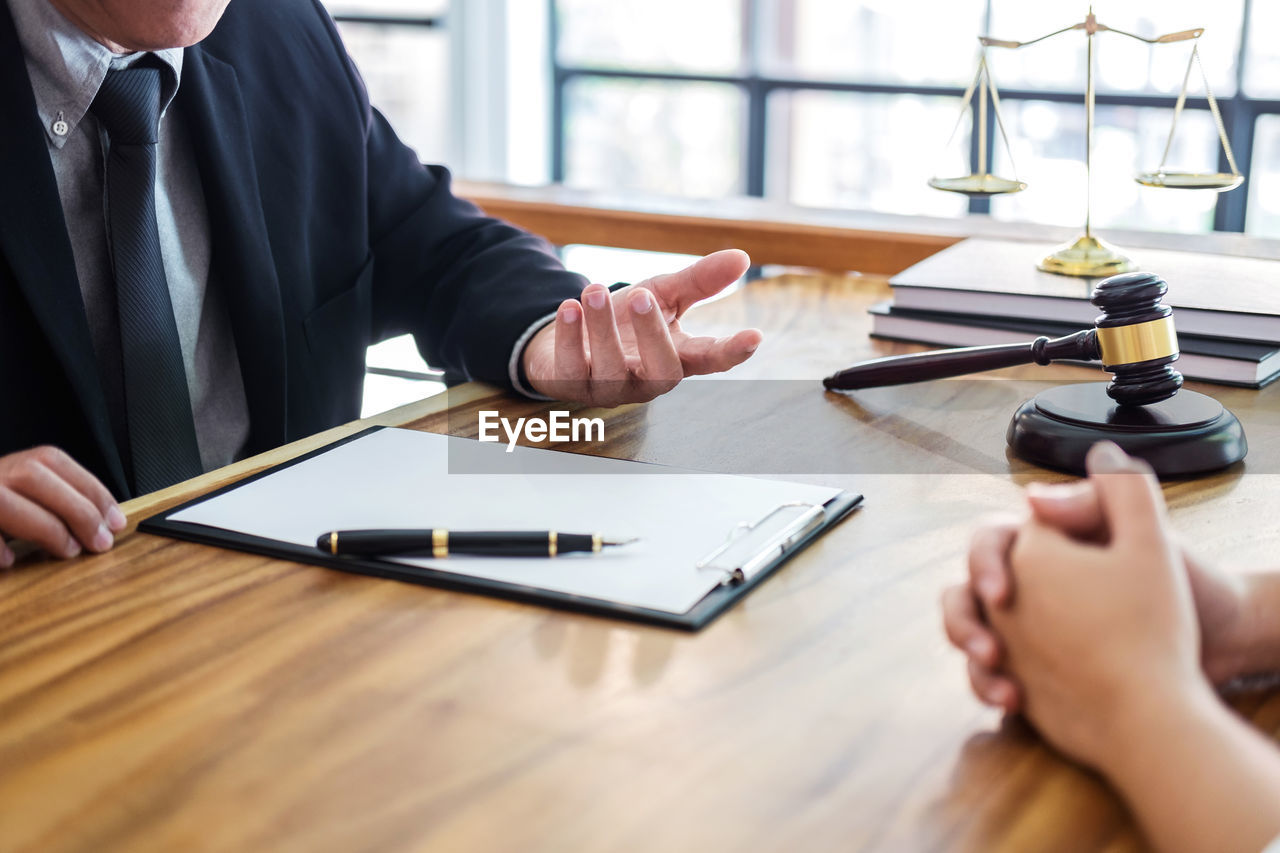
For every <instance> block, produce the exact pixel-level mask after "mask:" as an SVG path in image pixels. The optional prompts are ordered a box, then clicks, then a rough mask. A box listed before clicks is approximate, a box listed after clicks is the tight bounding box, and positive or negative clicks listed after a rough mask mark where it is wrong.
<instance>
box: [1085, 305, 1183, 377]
mask: <svg viewBox="0 0 1280 853" xmlns="http://www.w3.org/2000/svg"><path fill="white" fill-rule="evenodd" d="M1098 348H1099V349H1100V350H1101V351H1102V363H1103V364H1104V365H1113V364H1137V363H1138V362H1140V361H1150V360H1152V359H1155V358H1166V357H1168V356H1171V355H1177V354H1178V333H1177V332H1176V331H1174V328H1173V316H1172V315H1170V316H1168V317H1161V318H1160V319H1158V320H1148V321H1147V322H1145V323H1137V324H1136V325H1133V326H1109V327H1101V326H1100V327H1098Z"/></svg>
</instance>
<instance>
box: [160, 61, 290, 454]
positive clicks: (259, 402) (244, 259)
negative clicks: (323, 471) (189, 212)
mask: <svg viewBox="0 0 1280 853" xmlns="http://www.w3.org/2000/svg"><path fill="white" fill-rule="evenodd" d="M178 99H179V101H180V102H181V105H182V112H183V115H185V116H186V117H187V121H188V122H189V123H190V125H191V130H192V134H191V137H192V144H193V146H194V147H195V154H196V161H197V163H198V165H199V169H200V178H201V183H202V185H203V187H204V195H205V203H206V205H207V207H208V213H209V227H210V231H211V237H212V239H211V248H212V255H213V269H212V270H211V271H210V274H211V276H212V277H213V280H212V282H211V284H212V285H213V286H215V287H220V288H222V289H223V293H225V294H226V300H225V301H226V304H227V307H228V310H229V312H230V314H231V325H232V329H233V331H234V334H235V339H236V352H237V354H238V356H239V359H240V371H241V373H242V374H243V376H244V387H245V395H246V396H247V397H248V401H249V411H250V413H251V422H250V432H249V447H248V448H247V450H248V452H249V453H258V452H261V451H263V450H267V449H269V448H272V447H278V446H279V445H281V444H283V443H284V442H285V440H286V437H287V435H288V432H287V424H286V421H285V402H286V399H287V396H286V374H285V335H284V316H283V309H282V306H281V301H280V282H279V277H278V275H277V272H276V267H275V262H274V260H273V256H272V252H271V245H270V242H269V240H268V234H267V223H266V218H265V216H264V215H263V211H262V196H261V193H260V190H259V187H258V173H257V169H256V167H255V165H254V157H253V147H252V144H251V139H250V136H249V125H248V122H247V121H246V119H245V108H244V102H243V100H242V99H241V96H240V84H239V81H238V79H237V77H236V73H235V69H233V68H232V67H231V66H230V65H228V64H226V63H225V62H222V61H221V60H219V59H217V58H216V57H214V56H211V55H210V54H209V53H208V52H207V51H205V50H204V49H203V48H201V47H200V46H199V45H197V46H195V47H191V48H188V49H187V51H186V54H185V56H184V57H183V66H182V86H181V87H180V89H179V92H178Z"/></svg>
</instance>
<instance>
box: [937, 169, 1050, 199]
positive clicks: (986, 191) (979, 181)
mask: <svg viewBox="0 0 1280 853" xmlns="http://www.w3.org/2000/svg"><path fill="white" fill-rule="evenodd" d="M929 186H931V187H933V188H934V189H935V190H946V191H947V192H949V193H962V194H964V195H972V196H989V195H1003V194H1005V193H1020V192H1022V191H1023V190H1025V189H1026V188H1027V185H1026V184H1024V183H1023V182H1022V181H1015V180H1011V179H1010V178H1002V177H1000V176H998V175H977V174H974V175H964V176H963V177H959V178H930V179H929Z"/></svg>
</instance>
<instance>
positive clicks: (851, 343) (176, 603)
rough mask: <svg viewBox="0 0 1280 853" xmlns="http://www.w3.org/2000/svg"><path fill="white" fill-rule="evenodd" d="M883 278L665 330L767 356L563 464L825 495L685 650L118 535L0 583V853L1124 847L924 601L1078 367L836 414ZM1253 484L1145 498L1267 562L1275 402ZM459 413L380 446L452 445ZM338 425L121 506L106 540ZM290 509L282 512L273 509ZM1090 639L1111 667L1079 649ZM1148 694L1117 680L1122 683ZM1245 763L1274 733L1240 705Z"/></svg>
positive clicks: (911, 390)
mask: <svg viewBox="0 0 1280 853" xmlns="http://www.w3.org/2000/svg"><path fill="white" fill-rule="evenodd" d="M885 292H886V287H885V284H884V282H883V280H881V279H873V278H858V277H821V276H815V275H784V276H780V277H777V278H773V279H770V280H767V281H761V282H756V283H752V284H749V285H747V286H745V287H744V288H743V289H742V290H740V291H739V292H737V293H735V294H733V295H732V296H730V297H728V298H725V299H723V300H720V301H718V302H714V303H712V304H709V305H706V306H703V307H700V308H698V309H696V310H695V312H694V314H693V315H691V319H690V325H691V326H692V327H694V328H696V329H699V330H703V331H706V332H708V333H711V334H720V333H724V332H728V331H730V330H732V329H736V328H738V327H741V326H744V325H754V326H758V327H760V328H762V329H763V330H764V331H765V334H766V338H765V343H764V345H763V346H762V347H761V349H760V351H759V352H758V353H757V355H756V357H755V358H753V359H752V361H751V362H749V363H748V364H746V365H743V366H742V367H741V368H740V369H738V370H737V371H735V372H734V373H733V374H731V375H730V378H729V379H722V380H698V381H693V382H689V383H686V384H685V385H683V386H681V388H680V389H678V391H677V392H676V393H674V394H672V395H671V396H669V397H667V398H663V399H662V400H660V401H657V402H655V403H653V404H650V405H647V406H631V407H625V408H622V409H619V410H616V411H614V412H610V413H607V415H606V416H607V418H608V426H607V429H606V442H605V444H604V445H603V446H597V447H590V448H587V447H576V448H574V447H570V448H566V449H574V450H581V451H585V452H592V453H603V454H606V455H614V456H621V457H628V458H636V459H645V460H652V461H657V462H667V463H673V464H681V465H687V464H692V465H694V466H695V467H700V468H711V469H717V470H726V471H737V472H739V473H748V474H761V475H767V476H777V475H789V476H794V477H796V478H799V479H808V480H812V481H816V482H832V483H839V484H845V485H848V486H850V487H852V488H855V489H857V490H858V491H861V492H863V493H865V495H866V498H867V501H866V505H865V507H864V508H863V509H861V510H859V511H858V512H857V513H856V514H855V515H854V516H853V517H851V518H850V519H849V520H847V521H846V522H844V523H843V524H842V525H840V526H839V527H837V528H836V529H835V530H833V531H831V533H830V534H829V535H827V536H825V537H823V538H822V539H821V540H820V541H819V542H818V543H817V544H816V545H814V546H813V547H812V548H810V549H809V550H808V551H806V552H805V553H803V554H802V555H800V556H799V557H798V558H797V559H796V560H794V561H793V562H791V563H790V564H788V565H787V566H786V567H785V568H784V569H782V570H781V571H780V572H778V573H777V574H776V575H775V576H774V577H772V578H771V579H770V580H769V581H768V582H767V583H765V584H763V585H762V586H761V587H760V588H759V589H758V590H756V591H755V592H754V593H753V594H752V595H751V596H749V597H748V598H747V599H746V600H745V601H743V602H742V603H741V604H740V605H738V606H737V607H735V608H734V609H733V610H732V611H730V612H729V613H728V614H726V615H725V616H723V617H722V618H721V619H720V620H718V621H717V622H715V623H714V624H712V625H711V626H710V627H709V628H707V629H706V630H704V631H702V632H701V633H698V634H693V635H686V634H683V633H680V632H676V631H671V630H664V629H658V628H650V627H644V626H637V625H632V624H627V623H623V622H615V621H609V620H606V619H601V618H595V617H588V616H580V615H574V614H567V613H561V612H556V611H552V610H547V609H543V608H540V607H536V606H531V605H522V604H516V603H510V602H505V601H500V600H494V599H488V598H483V597H479V596H474V595H465V594H459V593H451V592H444V591H440V590H434V589H430V588H425V587H419V586H414V585H409V584H400V583H394V582H389V581H383V580H378V579H373V578H367V577H360V576H356V575H346V574H342V573H339V572H334V571H329V570H325V569H321V568H313V567H309V566H304V565H298V564H294V563H288V562H282V561H275V560H270V559H265V558H262V557H256V556H251V555H246V554H240V553H235V552H230V551H222V550H218V549H214V548H209V547H204V546H197V545H192V544H186V543H181V542H176V541H170V540H166V539H161V538H156V537H152V536H146V535H141V534H136V533H135V534H132V535H127V536H125V537H123V538H122V540H121V541H120V542H119V544H118V546H117V547H116V548H115V550H113V551H112V552H110V553H109V554H106V555H101V556H93V557H83V558H79V559H76V560H71V561H66V562H55V561H42V560H40V559H38V558H33V559H28V560H25V561H23V562H22V563H20V564H19V565H18V566H17V567H16V568H14V569H12V570H10V571H7V572H0V848H3V849H5V850H23V851H27V850H30V851H54V850H95V851H96V850H273V851H274V850H306V851H314V850H342V851H348V850H423V849H430V850H447V851H470V850H516V849H519V850H534V851H566V850H619V851H622V850H627V851H629V850H663V851H671V850H676V851H679V850H691V851H692V850H877V851H898V850H912V851H920V850H941V849H947V850H950V849H957V850H1064V851H1066V850H1069V851H1080V850H1094V849H1097V850H1112V851H1115V850H1134V849H1142V848H1143V846H1144V845H1143V841H1142V839H1141V837H1140V835H1139V834H1138V832H1137V830H1136V828H1135V827H1134V825H1133V824H1132V822H1131V820H1130V817H1129V815H1128V813H1127V812H1126V810H1125V808H1124V807H1123V805H1122V804H1121V803H1120V802H1119V801H1118V800H1117V799H1116V797H1115V796H1114V794H1113V793H1112V792H1111V791H1110V790H1109V789H1108V788H1107V786H1106V785H1105V784H1103V783H1102V782H1101V781H1100V780H1099V779H1098V778H1096V777H1095V776H1093V775H1092V774H1090V773H1087V772H1084V771H1082V770H1080V769H1078V768H1076V767H1074V766H1073V765H1071V764H1069V763H1067V762H1065V761H1063V760H1061V759H1060V758H1059V757H1057V756H1056V755H1055V754H1054V753H1053V752H1052V751H1050V750H1049V749H1048V748H1046V747H1045V746H1044V745H1043V744H1041V743H1040V742H1039V740H1038V739H1037V738H1036V737H1035V736H1034V735H1033V734H1032V733H1031V732H1029V731H1028V730H1027V729H1026V728H1025V727H1023V726H1022V725H1020V724H1018V723H1016V722H1014V723H1002V722H1001V720H1000V718H999V717H998V715H997V714H996V713H995V712H993V711H990V710H987V709H984V708H982V707H981V706H980V705H979V704H978V703H977V702H976V701H975V700H973V699H972V698H971V697H970V695H969V693H968V689H967V686H966V683H965V677H964V672H963V667H962V664H961V659H960V657H959V655H958V654H956V653H954V652H953V651H952V650H950V649H949V647H948V646H947V644H946V642H945V640H944V638H943V634H942V630H941V626H940V619H939V609H938V596H939V593H940V592H941V590H942V588H943V586H944V585H946V584H947V583H949V582H951V581H953V580H955V579H957V578H959V577H961V575H962V573H963V555H964V552H965V548H966V545H967V541H968V537H969V535H970V532H971V531H972V529H973V527H974V525H975V523H976V522H977V520H978V519H979V518H981V517H982V516H984V515H985V514H987V513H990V512H999V511H1007V510H1013V509H1016V508H1017V506H1018V501H1019V487H1020V486H1021V485H1024V484H1025V483H1027V482H1030V481H1032V480H1060V479H1063V477H1062V476H1061V475H1058V474H1053V473H1050V472H1047V471H1044V470H1041V469H1038V468H1034V467H1032V466H1029V465H1026V464H1024V463H1021V462H1019V461H1017V460H1013V459H1010V458H1009V457H1008V456H1007V455H1006V453H1005V451H1004V444H1003V433H1004V428H1005V424H1006V422H1007V419H1008V417H1009V415H1010V414H1011V413H1012V411H1013V409H1014V407H1015V406H1016V404H1017V403H1018V402H1019V401H1020V400H1021V399H1023V398H1024V397H1025V396H1026V395H1028V394H1030V393H1033V392H1034V391H1035V390H1036V389H1037V388H1040V387H1045V383H1046V382H1051V381H1062V380H1085V379H1090V378H1094V377H1096V374H1094V373H1093V372H1091V371H1088V370H1085V369H1083V368H1066V367H1054V368H1039V367H1035V366H1029V367H1021V368H1014V369H1011V370H1007V371H1003V372H1001V373H999V374H994V375H991V376H987V377H985V378H982V379H970V380H947V381H943V382H935V383H928V384H921V385H913V386H905V387H901V388H885V389H875V390H874V391H867V392H857V393H856V394H851V395H848V396H845V395H838V394H829V393H825V392H823V391H822V389H821V386H820V384H819V382H818V379H819V378H820V377H821V376H823V375H826V374H827V373H829V372H831V371H832V370H833V369H835V368H839V367H844V366H847V365H848V364H850V363H852V362H853V361H855V360H857V359H859V358H864V357H869V356H872V355H883V354H887V353H890V352H897V351H906V350H908V349H909V348H908V347H905V346H904V345H901V344H886V343H882V342H876V341H872V340H870V339H868V337H867V332H868V328H869V322H868V318H867V316H866V314H865V309H866V307H867V306H868V305H870V304H871V303H872V302H873V301H875V300H877V299H880V298H884V296H885ZM1196 387H1197V388H1198V390H1201V391H1207V392H1210V393H1214V394H1215V396H1218V397H1219V399H1221V400H1223V402H1224V403H1226V404H1227V405H1228V406H1230V407H1231V408H1232V409H1233V410H1234V411H1235V412H1236V413H1237V414H1238V415H1239V416H1240V418H1241V420H1242V421H1243V423H1244V425H1245V428H1246V430H1247V432H1248V435H1249V439H1250V446H1251V451H1250V455H1249V459H1248V460H1247V464H1246V465H1244V466H1240V467H1238V468H1236V469H1234V470H1231V471H1228V472H1226V473H1223V474H1220V475H1217V476H1214V477H1210V478H1207V479H1204V480H1199V481H1194V482H1181V483H1173V484H1169V485H1167V486H1166V494H1167V496H1168V498H1169V500H1170V502H1171V505H1172V507H1173V510H1172V511H1173V516H1174V519H1175V521H1176V522H1177V524H1178V525H1179V527H1180V528H1181V529H1182V530H1183V531H1184V532H1185V533H1186V535H1187V536H1188V538H1189V540H1190V541H1191V542H1193V543H1194V545H1195V547H1196V548H1197V550H1199V551H1200V552H1201V553H1202V554H1203V555H1205V556H1207V557H1208V558H1210V559H1213V560H1218V561H1222V562H1224V563H1226V564H1229V565H1232V566H1240V567H1245V566H1259V565H1265V564H1266V563H1267V562H1268V561H1274V555H1275V554H1276V553H1277V551H1278V547H1277V546H1278V545H1280V524H1278V522H1277V520H1276V513H1275V511H1274V506H1275V495H1276V493H1277V491H1276V489H1277V483H1278V482H1280V481H1277V476H1276V475H1277V473H1280V414H1278V413H1277V409H1278V408H1280V407H1277V405H1276V404H1277V400H1278V397H1277V394H1280V391H1277V390H1276V389H1275V388H1271V389H1265V390H1263V391H1261V392H1255V391H1238V390H1229V389H1222V388H1213V387H1210V386H1196ZM481 406H483V407H485V408H499V409H500V410H501V411H502V412H503V414H504V415H511V414H517V413H524V412H534V411H540V410H545V409H546V408H547V406H546V405H545V404H541V403H535V402H530V401H520V400H515V399H513V398H510V397H507V396H504V395H502V394H499V393H498V392H497V391H495V390H494V389H491V388H487V387H484V386H477V385H470V386H462V387H461V388H457V389H454V390H452V391H451V392H449V394H448V395H447V396H442V397H439V398H433V399H430V400H427V401H423V402H422V403H419V404H414V405H413V406H409V407H405V408H404V409H401V410H397V411H395V412H392V413H388V415H386V416H383V417H381V418H379V419H377V420H378V421H379V422H383V423H396V424H407V425H409V426H412V427H414V428H420V429H430V430H437V431H450V432H454V433H457V434H462V435H467V434H474V433H475V429H476V418H475V412H476V410H477V409H478V408H480V407H481ZM361 426H363V424H354V425H350V426H348V427H345V428H343V429H341V430H338V431H334V432H332V433H330V434H327V435H325V436H320V437H317V438H316V439H313V440H310V441H308V442H305V443H300V444H298V445H293V446H290V447H287V448H283V449H281V450H279V451H275V452H273V453H272V454H268V455H267V456H265V457H259V458H257V459H251V460H247V461H246V462H244V463H240V464H239V465H236V466H232V468H230V469H224V470H222V471H219V472H214V473H212V474H210V475H207V476H206V477H204V478H201V479H200V480H197V481H193V482H191V483H188V484H183V485H181V486H179V487H175V488H174V489H171V490H169V491H168V492H166V493H161V494H159V495H156V496H154V497H152V498H150V499H146V500H142V501H135V502H133V503H131V504H130V505H128V506H127V507H126V509H127V510H128V511H129V514H130V518H131V520H132V521H136V520H137V519H139V518H141V517H144V516H145V515H147V514H149V513H151V512H154V511H156V510H157V509H158V508H161V507H163V506H166V505H169V504H172V503H173V502H175V501H177V500H180V499H182V498H184V497H188V496H191V495H194V494H198V493H200V492H201V491H204V490H208V489H210V488H212V487H213V486H215V485H217V484H219V483H221V482H225V481H228V480H230V479H234V478H235V477H238V476H243V475H244V474H245V473H248V472H250V471H253V470H258V469H260V468H262V467H263V466H265V465H268V464H271V463H273V462H276V461H280V460H282V459H285V458H288V457H290V456H291V455H294V454H297V453H300V452H303V451H304V450H306V449H309V448H310V447H313V446H316V445H318V444H320V443H323V442H324V441H325V440H331V439H332V438H334V437H337V436H338V435H340V434H345V433H347V432H350V431H351V430H354V429H357V428H360V427H361ZM281 511H282V512H287V511H288V508H287V507H282V508H281ZM1100 642H1105V639H1100ZM1135 677H1140V674H1135ZM1233 701H1235V702H1236V703H1237V705H1238V707H1239V708H1240V709H1241V711H1242V712H1243V713H1246V714H1247V715H1249V716H1250V717H1251V718H1252V719H1253V720H1254V721H1255V722H1256V723H1257V724H1258V725H1259V726H1261V727H1262V728H1263V729H1264V730H1266V731H1267V732H1269V733H1271V734H1273V735H1274V734H1275V733H1276V732H1277V731H1280V702H1277V701H1276V699H1275V697H1274V696H1273V695H1272V694H1270V693H1251V694H1244V695H1241V696H1239V697H1237V698H1236V699H1234V700H1233Z"/></svg>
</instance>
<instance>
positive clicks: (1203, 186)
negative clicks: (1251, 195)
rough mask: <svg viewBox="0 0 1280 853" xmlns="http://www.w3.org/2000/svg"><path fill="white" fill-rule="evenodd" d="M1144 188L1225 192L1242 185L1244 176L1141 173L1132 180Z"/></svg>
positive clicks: (1219, 173) (1217, 173)
mask: <svg viewBox="0 0 1280 853" xmlns="http://www.w3.org/2000/svg"><path fill="white" fill-rule="evenodd" d="M1134 180H1135V181H1137V182H1138V183H1140V184H1142V185H1143V186H1144V187H1161V188H1163V189H1167V190H1215V191H1217V192H1220V193H1221V192H1226V191H1227V190H1233V189H1235V188H1236V187H1238V186H1240V184H1242V183H1244V175H1236V174H1233V173H1231V172H1143V173H1141V174H1140V175H1138V176H1136V177H1135V178H1134Z"/></svg>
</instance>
